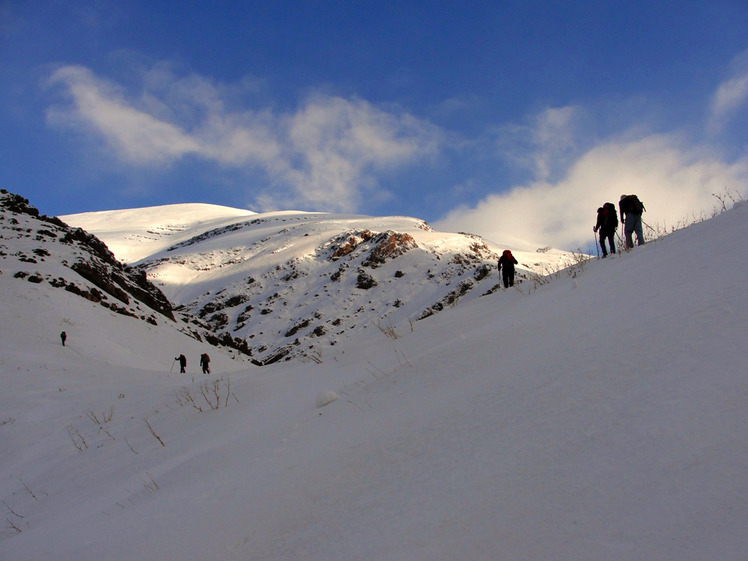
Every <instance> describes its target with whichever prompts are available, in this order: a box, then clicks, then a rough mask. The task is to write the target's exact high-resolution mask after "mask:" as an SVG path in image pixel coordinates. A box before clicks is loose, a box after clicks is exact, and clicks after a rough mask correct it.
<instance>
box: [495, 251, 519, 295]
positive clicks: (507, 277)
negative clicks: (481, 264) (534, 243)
mask: <svg viewBox="0 0 748 561" xmlns="http://www.w3.org/2000/svg"><path fill="white" fill-rule="evenodd" d="M518 264H519V263H517V260H516V259H515V258H514V256H513V255H512V252H511V251H509V250H508V249H505V250H504V252H503V253H502V254H501V257H499V271H501V269H502V267H503V268H504V270H503V271H502V274H501V278H502V280H503V281H504V288H509V287H510V286H514V266H515V265H518Z"/></svg>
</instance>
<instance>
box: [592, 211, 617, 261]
mask: <svg viewBox="0 0 748 561" xmlns="http://www.w3.org/2000/svg"><path fill="white" fill-rule="evenodd" d="M617 228H618V215H617V214H616V206H615V205H614V204H613V203H605V204H604V205H603V206H601V207H600V208H598V209H597V224H595V227H594V228H593V229H592V231H593V232H600V247H601V248H602V250H603V257H607V256H608V250H607V249H606V248H605V240H608V245H609V246H610V252H611V253H615V252H616V245H615V240H614V237H615V234H616V229H617Z"/></svg>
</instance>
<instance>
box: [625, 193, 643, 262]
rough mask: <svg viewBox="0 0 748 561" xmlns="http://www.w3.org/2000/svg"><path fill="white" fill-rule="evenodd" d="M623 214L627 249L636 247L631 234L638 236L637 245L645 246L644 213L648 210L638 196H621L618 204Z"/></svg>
mask: <svg viewBox="0 0 748 561" xmlns="http://www.w3.org/2000/svg"><path fill="white" fill-rule="evenodd" d="M618 209H619V210H620V212H621V222H623V223H624V225H625V227H624V229H623V232H624V234H625V236H626V249H631V248H632V247H634V239H633V237H632V236H631V234H634V233H635V234H636V245H644V233H643V232H642V213H643V212H645V211H646V210H647V209H646V208H644V203H642V202H641V201H640V200H639V197H637V196H636V195H621V200H620V201H619V203H618Z"/></svg>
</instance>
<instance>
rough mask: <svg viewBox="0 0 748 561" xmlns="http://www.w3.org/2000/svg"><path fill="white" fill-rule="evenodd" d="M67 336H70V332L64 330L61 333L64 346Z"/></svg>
mask: <svg viewBox="0 0 748 561" xmlns="http://www.w3.org/2000/svg"><path fill="white" fill-rule="evenodd" d="M67 338H68V334H67V333H65V332H64V331H63V332H62V333H60V341H62V346H63V347H64V346H65V341H67Z"/></svg>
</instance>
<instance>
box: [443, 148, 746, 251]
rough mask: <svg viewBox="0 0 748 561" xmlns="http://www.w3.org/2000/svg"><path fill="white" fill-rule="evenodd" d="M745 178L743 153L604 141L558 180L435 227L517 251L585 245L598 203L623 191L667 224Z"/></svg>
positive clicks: (456, 214)
mask: <svg viewBox="0 0 748 561" xmlns="http://www.w3.org/2000/svg"><path fill="white" fill-rule="evenodd" d="M747 181H748V159H746V158H744V159H742V160H739V161H737V162H734V163H727V162H725V161H723V160H721V159H720V158H719V157H718V156H716V155H715V154H713V153H710V152H709V151H708V150H705V149H701V148H689V147H685V146H683V145H682V142H681V141H680V139H679V138H678V137H677V136H675V135H650V136H644V137H641V138H639V139H633V140H625V141H611V142H608V143H605V144H602V145H600V146H598V147H595V148H593V149H591V150H589V151H587V152H586V153H585V154H584V155H582V156H581V157H580V158H579V159H578V160H576V162H575V163H574V164H573V165H572V166H570V167H569V169H568V172H567V173H566V175H565V177H563V179H561V180H559V181H557V182H547V181H534V182H531V183H529V184H527V185H524V186H518V187H515V188H514V189H512V190H510V191H509V192H507V193H504V194H495V195H490V196H488V197H486V198H485V199H484V200H483V201H481V202H480V203H479V204H477V205H476V206H475V207H473V208H466V207H463V208H459V209H456V210H454V211H452V212H451V213H449V214H448V215H447V216H446V217H445V218H444V219H443V220H441V221H439V222H438V223H437V224H435V225H436V227H438V228H439V229H443V230H451V231H461V230H468V231H470V232H473V233H476V234H480V235H482V236H484V237H486V238H488V239H491V240H493V241H495V242H497V243H502V244H506V245H507V246H509V247H512V246H514V247H515V248H516V249H525V250H532V249H535V248H537V247H541V246H545V245H553V246H556V247H561V248H565V249H577V248H581V249H583V250H586V249H587V248H588V247H589V246H591V245H592V244H593V241H594V238H593V234H592V226H593V225H594V224H595V217H596V216H595V215H596V209H597V207H598V206H600V205H602V204H603V203H604V202H607V201H610V202H614V203H616V204H617V202H618V199H619V197H620V195H621V194H624V193H625V194H628V193H636V194H637V195H639V197H640V198H641V199H642V200H643V201H644V203H645V205H646V207H647V213H646V214H645V216H644V220H645V221H647V222H648V223H650V224H651V225H652V226H656V225H660V226H667V225H675V224H677V223H678V222H680V221H682V220H683V219H685V218H688V217H691V216H694V215H695V216H698V215H699V214H700V213H701V212H702V211H708V210H710V209H712V208H713V207H714V206H715V204H716V203H717V201H716V199H715V198H714V197H713V196H712V194H713V193H717V194H722V193H724V192H725V191H726V190H727V191H730V192H736V193H741V194H744V193H745V185H746V182H747ZM645 234H646V232H645ZM525 242H529V244H528V243H525Z"/></svg>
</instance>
